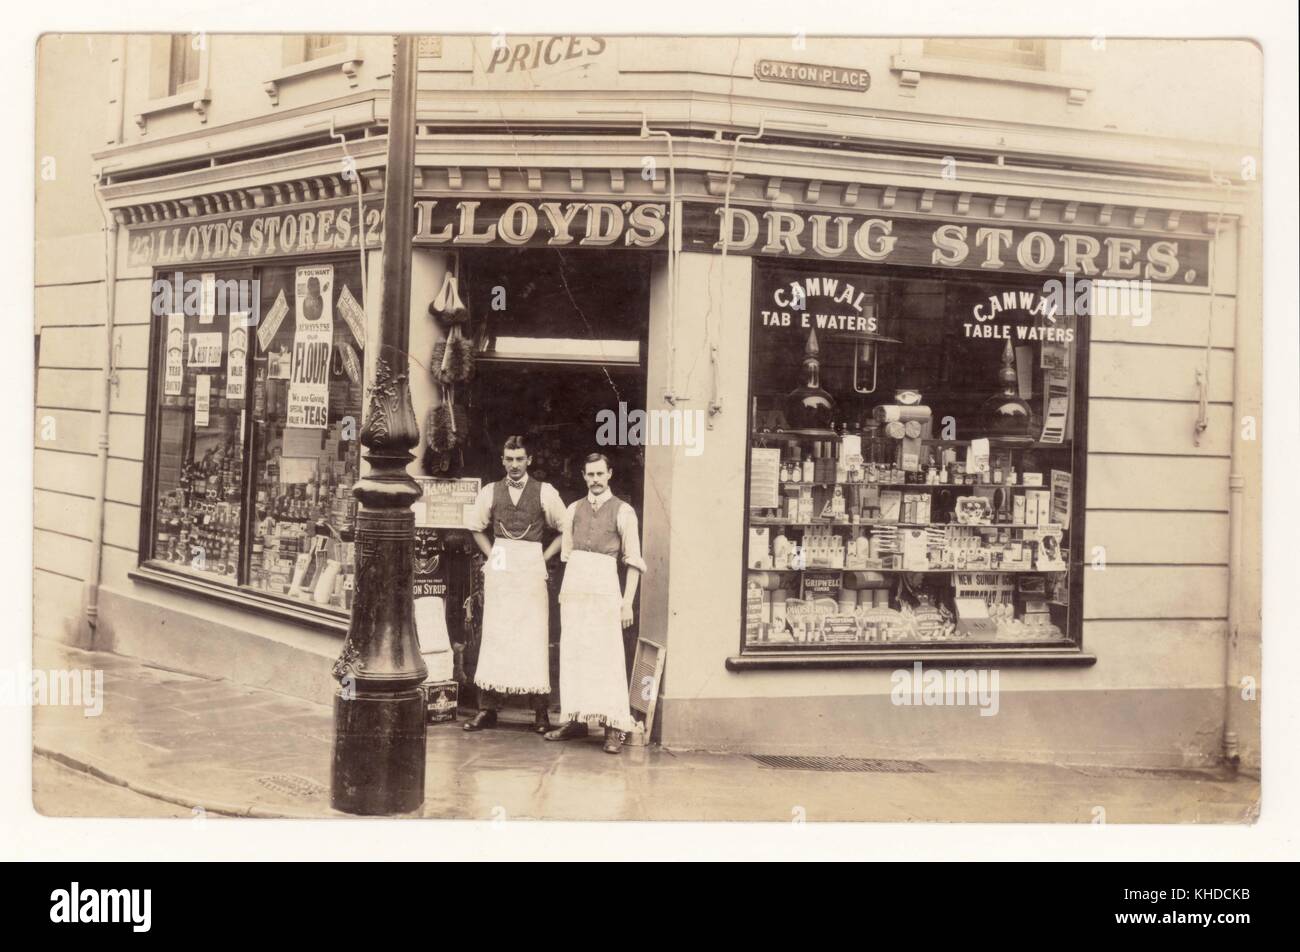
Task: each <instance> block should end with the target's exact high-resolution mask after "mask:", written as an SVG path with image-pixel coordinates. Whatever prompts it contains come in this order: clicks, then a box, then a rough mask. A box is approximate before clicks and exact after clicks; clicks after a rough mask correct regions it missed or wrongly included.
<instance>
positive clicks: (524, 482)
mask: <svg viewBox="0 0 1300 952" xmlns="http://www.w3.org/2000/svg"><path fill="white" fill-rule="evenodd" d="M527 485H528V473H526V472H525V473H524V475H522V476H520V477H519V488H520V489H523V488H524V487H525V486H527ZM506 486H507V488H508V487H509V486H510V477H509V476H506Z"/></svg>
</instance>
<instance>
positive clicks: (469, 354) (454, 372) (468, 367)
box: [442, 335, 474, 383]
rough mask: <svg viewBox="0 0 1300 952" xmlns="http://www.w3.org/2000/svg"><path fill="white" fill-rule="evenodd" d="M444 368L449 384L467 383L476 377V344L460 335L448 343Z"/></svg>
mask: <svg viewBox="0 0 1300 952" xmlns="http://www.w3.org/2000/svg"><path fill="white" fill-rule="evenodd" d="M442 368H443V374H444V376H445V378H446V382H447V383H467V382H468V381H469V379H470V378H471V377H473V376H474V342H473V341H472V340H470V339H469V338H466V337H461V336H459V335H456V336H454V337H453V338H452V339H451V340H449V341H447V353H446V357H445V358H444V361H443V364H442Z"/></svg>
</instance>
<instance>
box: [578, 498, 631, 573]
mask: <svg viewBox="0 0 1300 952" xmlns="http://www.w3.org/2000/svg"><path fill="white" fill-rule="evenodd" d="M622 505H623V500H621V499H619V498H618V497H617V496H611V497H610V499H609V501H608V502H606V503H603V504H602V505H601V507H600V509H599V510H598V511H597V512H592V511H591V503H590V502H589V501H588V499H587V498H586V497H585V496H584V497H583V498H582V499H581V500H579V502H578V505H577V506H576V507H575V508H574V511H573V547H574V549H577V550H580V551H583V552H599V553H600V554H601V555H608V556H610V557H611V558H613V559H617V558H618V557H619V555H620V554H621V553H622V551H623V541H622V540H621V539H620V538H619V535H618V510H619V507H621V506H622Z"/></svg>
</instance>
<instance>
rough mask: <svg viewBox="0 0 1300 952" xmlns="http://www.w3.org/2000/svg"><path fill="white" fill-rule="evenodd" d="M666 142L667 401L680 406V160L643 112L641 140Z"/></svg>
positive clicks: (665, 133) (667, 134)
mask: <svg viewBox="0 0 1300 952" xmlns="http://www.w3.org/2000/svg"><path fill="white" fill-rule="evenodd" d="M651 137H654V138H656V139H663V140H664V142H666V143H667V144H668V221H669V228H668V383H667V386H666V387H665V388H664V402H665V403H667V404H669V405H670V406H676V405H677V401H678V400H679V399H680V398H679V396H678V393H677V382H676V373H677V349H676V346H675V345H674V344H673V337H674V333H675V330H676V328H675V325H676V324H677V253H678V251H679V250H680V245H679V238H680V236H681V223H680V222H678V220H677V160H676V158H675V157H674V156H673V135H672V133H671V132H669V131H667V130H666V129H651V128H650V123H649V121H648V120H647V119H646V114H645V113H644V112H643V113H641V138H642V139H649V138H651Z"/></svg>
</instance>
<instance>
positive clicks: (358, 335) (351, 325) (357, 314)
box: [339, 284, 366, 347]
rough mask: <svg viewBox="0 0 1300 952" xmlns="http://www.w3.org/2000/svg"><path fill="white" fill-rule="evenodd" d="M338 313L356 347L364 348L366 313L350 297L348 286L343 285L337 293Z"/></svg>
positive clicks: (355, 300)
mask: <svg viewBox="0 0 1300 952" xmlns="http://www.w3.org/2000/svg"><path fill="white" fill-rule="evenodd" d="M339 313H340V314H341V315H343V321H344V323H346V324H347V325H348V330H349V331H351V332H352V337H353V339H354V340H356V342H357V346H358V347H365V346H366V312H365V311H363V310H362V309H361V305H360V304H358V303H357V299H356V298H355V297H353V296H352V292H351V291H350V290H349V289H348V286H347V285H346V284H345V285H343V290H342V291H340V292H339Z"/></svg>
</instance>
